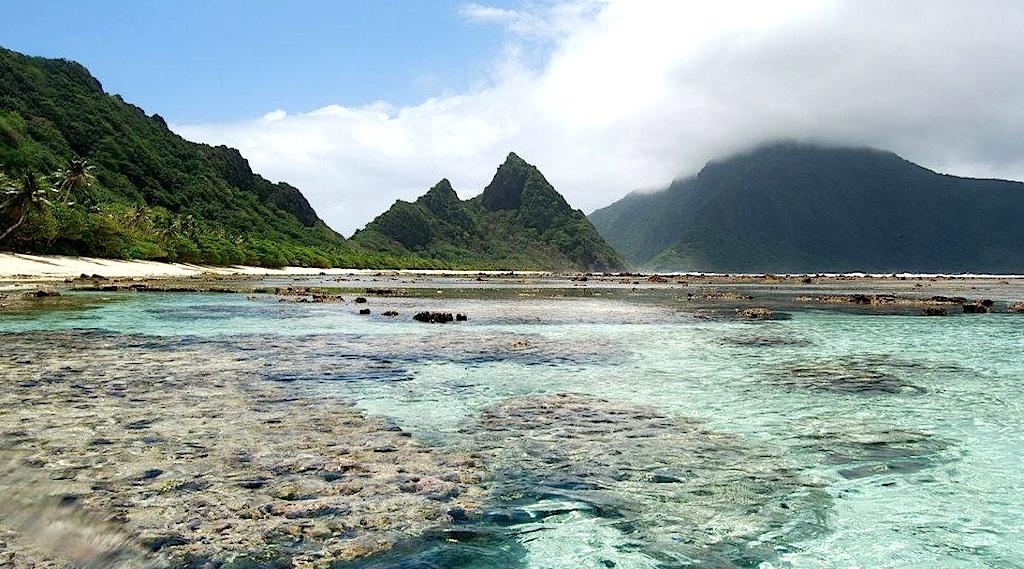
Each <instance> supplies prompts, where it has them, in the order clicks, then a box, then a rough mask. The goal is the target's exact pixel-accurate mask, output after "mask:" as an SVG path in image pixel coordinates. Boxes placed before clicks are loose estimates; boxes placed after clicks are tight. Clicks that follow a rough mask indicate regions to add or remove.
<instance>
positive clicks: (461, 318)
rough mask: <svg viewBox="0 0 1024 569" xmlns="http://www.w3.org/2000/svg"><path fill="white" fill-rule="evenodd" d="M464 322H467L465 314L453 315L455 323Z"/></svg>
mask: <svg viewBox="0 0 1024 569" xmlns="http://www.w3.org/2000/svg"><path fill="white" fill-rule="evenodd" d="M466 320H469V317H468V316H466V315H465V314H456V315H455V321H456V322H465V321H466Z"/></svg>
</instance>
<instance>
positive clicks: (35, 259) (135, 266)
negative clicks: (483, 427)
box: [0, 253, 544, 281]
mask: <svg viewBox="0 0 1024 569" xmlns="http://www.w3.org/2000/svg"><path fill="white" fill-rule="evenodd" d="M379 272H381V271H380V270H378V269H340V268H335V269H318V268H315V267H284V268H282V269H268V268H265V267H250V266H245V265H235V266H230V267H220V266H212V265H192V264H187V263H161V262H157V261H122V260H119V259H100V258H96V257H66V256H60V255H24V254H20V253H0V279H4V280H9V281H10V280H33V281H38V280H63V279H66V278H72V277H77V276H80V275H83V274H85V275H102V276H104V277H118V278H130V277H189V276H192V275H199V274H203V273H206V274H217V275H281V276H286V275H318V274H321V273H324V274H328V275H351V274H365V273H379ZM387 272H403V273H412V274H427V275H429V274H467V275H468V274H472V275H476V274H504V273H505V272H506V271H440V270H419V269H415V270H413V269H410V270H402V271H393V270H392V271H387ZM516 274H523V275H527V274H544V273H543V272H538V271H516Z"/></svg>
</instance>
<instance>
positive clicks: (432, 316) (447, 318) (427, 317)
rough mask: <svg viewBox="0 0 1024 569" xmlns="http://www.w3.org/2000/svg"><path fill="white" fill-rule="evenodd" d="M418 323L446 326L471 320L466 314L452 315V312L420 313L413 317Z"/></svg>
mask: <svg viewBox="0 0 1024 569" xmlns="http://www.w3.org/2000/svg"><path fill="white" fill-rule="evenodd" d="M412 318H413V320H415V321H417V322H426V323H429V324H445V323H448V322H464V321H466V320H468V319H469V318H468V317H467V316H466V315H465V314H454V315H453V314H452V313H451V312H429V311H428V312H420V313H418V314H416V315H415V316H413V317H412Z"/></svg>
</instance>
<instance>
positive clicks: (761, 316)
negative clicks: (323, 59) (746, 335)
mask: <svg viewBox="0 0 1024 569" xmlns="http://www.w3.org/2000/svg"><path fill="white" fill-rule="evenodd" d="M736 316H739V317H740V318H745V319H747V320H769V319H771V318H772V317H773V316H775V311H774V310H772V309H771V308H767V307H764V306H751V307H749V308H737V309H736Z"/></svg>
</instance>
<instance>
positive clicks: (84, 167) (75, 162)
mask: <svg viewBox="0 0 1024 569" xmlns="http://www.w3.org/2000/svg"><path fill="white" fill-rule="evenodd" d="M93 168H94V167H93V165H92V164H89V163H88V162H87V161H86V160H85V159H84V158H72V159H71V160H69V161H68V165H67V166H66V167H64V168H63V169H61V170H58V171H57V172H56V173H55V174H54V177H55V178H56V180H57V190H58V191H59V192H60V201H61V202H63V203H66V204H67V205H72V204H73V203H74V202H72V201H70V200H71V199H72V198H73V197H74V194H75V193H76V192H79V191H81V190H88V188H89V186H90V185H92V180H93V175H92V171H93Z"/></svg>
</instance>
